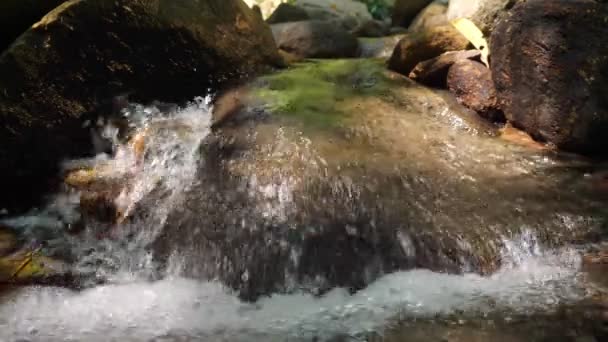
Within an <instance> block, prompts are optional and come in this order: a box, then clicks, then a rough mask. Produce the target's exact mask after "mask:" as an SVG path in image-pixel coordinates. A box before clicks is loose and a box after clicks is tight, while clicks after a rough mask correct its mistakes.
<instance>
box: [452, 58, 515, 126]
mask: <svg viewBox="0 0 608 342" xmlns="http://www.w3.org/2000/svg"><path fill="white" fill-rule="evenodd" d="M447 83H448V89H449V90H450V92H452V94H454V96H456V99H457V100H458V102H459V103H460V104H462V105H463V106H465V107H467V108H470V109H472V110H474V111H476V112H477V113H478V114H479V115H481V116H482V117H484V118H486V119H488V120H490V121H493V122H504V121H505V119H504V114H503V113H502V111H501V110H500V108H499V107H498V100H497V97H496V89H495V88H494V82H493V81H492V74H491V72H490V70H489V69H488V68H486V67H485V66H484V65H483V64H481V63H479V62H475V61H471V60H467V59H464V60H459V61H457V62H456V63H454V65H452V66H451V67H450V70H449V72H448V82H447Z"/></svg>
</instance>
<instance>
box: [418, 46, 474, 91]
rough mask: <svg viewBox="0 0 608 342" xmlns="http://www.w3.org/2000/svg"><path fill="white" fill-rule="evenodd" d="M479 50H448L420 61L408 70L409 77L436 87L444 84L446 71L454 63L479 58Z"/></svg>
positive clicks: (441, 86)
mask: <svg viewBox="0 0 608 342" xmlns="http://www.w3.org/2000/svg"><path fill="white" fill-rule="evenodd" d="M480 58H481V52H480V51H479V50H467V51H450V52H446V53H444V54H442V55H440V56H438V57H435V58H433V59H429V60H427V61H424V62H420V63H418V64H417V65H416V67H415V68H414V69H413V70H412V72H410V74H409V78H411V79H413V80H414V81H416V82H419V83H422V84H425V85H428V86H431V87H437V88H443V87H445V86H446V80H447V76H448V71H449V70H450V67H451V66H452V65H454V63H456V62H458V61H460V60H463V59H471V60H480Z"/></svg>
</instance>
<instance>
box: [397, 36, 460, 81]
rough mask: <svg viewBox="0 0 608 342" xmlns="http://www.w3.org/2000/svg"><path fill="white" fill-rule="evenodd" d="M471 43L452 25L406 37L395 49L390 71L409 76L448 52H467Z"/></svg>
mask: <svg viewBox="0 0 608 342" xmlns="http://www.w3.org/2000/svg"><path fill="white" fill-rule="evenodd" d="M468 46H469V41H468V40H467V39H466V38H465V37H464V36H463V35H462V34H461V33H460V32H458V31H457V30H456V29H455V28H454V27H452V26H451V25H443V26H437V27H433V28H431V29H429V30H426V31H424V32H419V33H412V34H408V35H406V36H405V37H404V38H403V39H402V40H401V41H400V42H399V43H398V44H397V46H396V47H395V51H394V52H393V55H392V56H391V59H390V60H389V69H391V70H393V71H396V72H398V73H401V74H403V75H409V74H410V72H411V71H412V69H414V67H415V66H416V65H417V64H418V63H420V62H422V61H426V60H429V59H432V58H435V57H437V56H439V55H441V54H442V53H445V52H448V51H460V50H465V49H466V48H467V47H468Z"/></svg>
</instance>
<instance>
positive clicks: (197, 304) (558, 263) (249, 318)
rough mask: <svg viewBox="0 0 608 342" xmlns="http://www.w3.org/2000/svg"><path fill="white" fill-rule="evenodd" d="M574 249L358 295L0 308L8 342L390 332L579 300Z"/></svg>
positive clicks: (103, 296)
mask: <svg viewBox="0 0 608 342" xmlns="http://www.w3.org/2000/svg"><path fill="white" fill-rule="evenodd" d="M577 264H578V259H577V257H576V255H575V254H573V253H571V252H563V253H558V254H550V255H547V254H543V255H537V256H535V255H529V257H527V258H523V259H522V258H520V259H518V261H517V263H513V264H511V265H510V266H508V267H506V268H504V269H502V270H501V271H499V272H497V273H496V274H494V275H492V276H490V277H482V276H479V275H474V274H466V275H447V274H439V273H433V272H430V271H426V270H412V271H404V272H397V273H394V274H391V275H387V276H384V277H383V278H381V279H379V280H378V281H376V282H375V283H373V284H372V285H370V286H369V287H368V288H366V289H364V290H362V291H360V292H358V293H356V294H355V295H352V296H351V295H349V294H348V293H347V292H346V291H345V290H342V289H335V290H333V291H331V292H330V293H328V294H326V295H325V296H323V297H321V298H315V297H312V296H310V295H307V294H291V295H274V296H272V297H269V298H264V299H261V300H260V301H258V302H257V303H256V304H247V303H243V302H240V301H239V300H238V299H237V298H236V297H235V296H233V295H231V294H230V293H229V292H228V291H226V290H225V289H224V288H223V287H222V286H221V285H220V284H218V283H214V282H199V281H195V280H188V279H183V278H167V279H164V280H161V281H157V282H141V281H140V282H133V283H125V284H115V285H105V286H99V287H96V288H93V289H88V290H85V291H83V292H73V291H70V290H66V289H59V288H36V287H30V288H25V289H21V290H19V291H17V292H15V293H13V294H11V295H10V299H9V300H8V301H3V302H2V303H1V304H0V317H1V318H0V340H2V338H5V339H9V340H12V339H17V338H28V339H30V340H40V341H59V340H61V341H63V340H70V339H72V340H78V341H85V340H86V341H109V340H121V341H125V340H128V341H147V340H150V339H153V338H157V337H162V336H180V337H189V338H192V337H197V336H198V337H200V336H209V335H213V336H220V337H222V338H228V337H229V338H230V339H243V340H248V338H249V340H250V338H251V336H256V334H261V335H264V336H281V337H282V338H288V337H290V338H291V337H297V338H303V339H306V338H313V337H318V338H321V340H323V339H324V338H327V337H330V336H334V335H336V334H346V335H356V334H359V333H362V332H369V331H375V330H379V329H381V328H382V326H383V325H385V324H386V323H387V322H388V321H389V320H391V319H392V318H394V317H396V316H401V317H403V316H407V317H429V316H434V315H436V314H449V313H451V312H454V310H459V312H460V311H464V312H467V311H469V312H480V311H481V312H492V311H493V310H501V311H502V310H506V311H514V312H519V311H524V310H533V309H534V308H544V307H547V306H553V305H555V304H556V303H557V302H561V301H570V300H576V299H579V298H580V296H581V293H580V292H579V286H578V285H579V284H578V280H577V277H576V275H577V266H576V265H577Z"/></svg>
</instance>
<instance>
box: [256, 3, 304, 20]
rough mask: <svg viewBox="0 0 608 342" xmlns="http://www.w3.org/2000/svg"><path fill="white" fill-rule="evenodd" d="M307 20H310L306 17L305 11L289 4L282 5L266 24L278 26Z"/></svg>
mask: <svg viewBox="0 0 608 342" xmlns="http://www.w3.org/2000/svg"><path fill="white" fill-rule="evenodd" d="M308 19H310V17H309V16H308V12H306V11H305V10H303V9H301V8H300V7H297V6H294V5H291V4H287V3H282V4H280V5H279V7H277V9H276V10H275V11H274V12H273V13H272V15H271V16H270V17H269V18H268V19H267V20H266V22H267V23H269V24H280V23H288V22H291V21H302V20H308Z"/></svg>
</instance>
